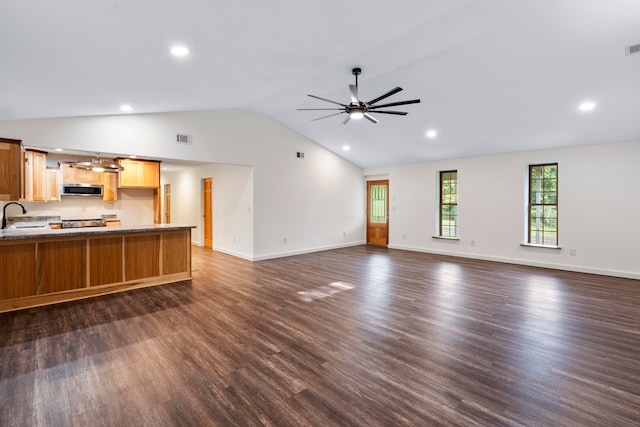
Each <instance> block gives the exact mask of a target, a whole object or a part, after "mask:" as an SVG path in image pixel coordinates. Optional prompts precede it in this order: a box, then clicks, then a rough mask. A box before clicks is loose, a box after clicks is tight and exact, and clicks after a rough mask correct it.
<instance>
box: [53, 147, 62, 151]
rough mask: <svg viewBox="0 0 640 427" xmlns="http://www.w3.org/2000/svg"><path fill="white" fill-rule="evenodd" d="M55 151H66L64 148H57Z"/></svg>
mask: <svg viewBox="0 0 640 427" xmlns="http://www.w3.org/2000/svg"><path fill="white" fill-rule="evenodd" d="M55 150H56V151H64V149H62V148H56V149H55Z"/></svg>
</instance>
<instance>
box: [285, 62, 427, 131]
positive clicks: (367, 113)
mask: <svg viewBox="0 0 640 427" xmlns="http://www.w3.org/2000/svg"><path fill="white" fill-rule="evenodd" d="M351 73H352V74H353V75H354V76H355V77H356V84H355V85H349V92H350V93H351V103H349V104H343V103H341V102H337V101H332V100H330V99H326V98H322V97H320V96H316V95H308V96H310V97H311V98H316V99H319V100H321V101H326V102H330V103H332V104H336V105H339V106H340V107H341V108H298V111H320V110H338V111H339V112H337V113H334V114H329V115H328V116H322V117H318V118H317V119H313V120H311V121H312V122H313V121H316V120H320V119H326V118H327V117H333V116H337V115H339V114H344V113H346V114H347V117H346V118H345V119H344V121H343V122H342V124H343V125H346V124H347V123H348V122H349V120H351V119H354V120H358V119H361V118H363V117H364V118H365V119H367V120H369V121H370V122H372V123H378V120H377V119H376V118H375V117H373V116H372V115H371V114H372V113H377V114H394V115H397V116H406V115H407V114H408V113H406V112H405V111H389V110H386V111H383V110H379V108H385V107H395V106H397V105H406V104H418V103H419V102H420V100H419V99H411V100H408V101H398V102H390V103H387V104H380V105H374V104H375V103H376V102H379V101H382V100H383V99H385V98H388V97H389V96H391V95H393V94H396V93H398V92H400V91H401V90H402V88H401V87H395V88H393V89H391V90H390V91H389V92H387V93H384V94H382V95H380V96H379V97H377V98H375V99H372V100H371V101H369V102H362V101H360V99H359V98H358V76H359V75H360V74H361V73H362V70H361V69H360V68H354V69H353V70H351Z"/></svg>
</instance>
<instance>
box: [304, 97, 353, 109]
mask: <svg viewBox="0 0 640 427" xmlns="http://www.w3.org/2000/svg"><path fill="white" fill-rule="evenodd" d="M307 96H310V97H312V98H315V99H319V100H321V101H326V102H330V103H332V104H337V105H342V106H343V107H346V104H341V103H339V102H336V101H332V100H330V99H327V98H322V97H320V96H315V95H307Z"/></svg>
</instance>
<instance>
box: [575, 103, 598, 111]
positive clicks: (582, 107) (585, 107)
mask: <svg viewBox="0 0 640 427" xmlns="http://www.w3.org/2000/svg"><path fill="white" fill-rule="evenodd" d="M578 108H579V109H580V111H591V110H593V109H594V108H596V103H595V102H592V101H586V102H583V103H582V104H580V107H578Z"/></svg>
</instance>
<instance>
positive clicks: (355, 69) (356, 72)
mask: <svg viewBox="0 0 640 427" xmlns="http://www.w3.org/2000/svg"><path fill="white" fill-rule="evenodd" d="M361 73H362V69H361V68H358V67H356V68H354V69H353V70H351V74H353V75H354V76H356V87H358V76H359V75H360V74H361Z"/></svg>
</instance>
